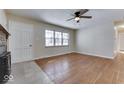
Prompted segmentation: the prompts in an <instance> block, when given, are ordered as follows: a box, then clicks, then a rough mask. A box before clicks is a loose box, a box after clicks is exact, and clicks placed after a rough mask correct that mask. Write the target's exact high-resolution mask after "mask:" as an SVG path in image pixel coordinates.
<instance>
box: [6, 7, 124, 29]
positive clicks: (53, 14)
mask: <svg viewBox="0 0 124 93" xmlns="http://www.w3.org/2000/svg"><path fill="white" fill-rule="evenodd" d="M77 10H78V9H7V10H6V11H7V13H10V14H14V15H18V16H23V17H29V18H32V19H35V20H39V21H43V22H47V23H50V24H55V25H59V26H63V27H67V28H71V29H80V28H83V27H87V26H89V25H93V24H96V23H98V24H99V23H101V22H105V21H109V22H113V21H115V20H122V19H123V18H124V10H122V9H120V10H116V9H112V10H111V9H104V10H103V9H90V11H89V12H88V13H86V14H85V15H90V16H92V17H93V18H92V19H81V21H80V23H76V22H75V21H74V20H71V21H66V20H67V19H69V18H72V17H73V16H72V14H73V13H74V12H75V11H77Z"/></svg>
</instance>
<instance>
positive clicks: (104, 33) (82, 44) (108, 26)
mask: <svg viewBox="0 0 124 93" xmlns="http://www.w3.org/2000/svg"><path fill="white" fill-rule="evenodd" d="M114 44H115V30H114V26H113V23H112V22H103V23H98V24H93V25H91V26H88V27H87V28H82V29H80V30H78V31H76V45H77V47H76V51H77V52H79V53H82V54H87V55H93V56H100V57H105V58H113V57H114V48H115V46H114Z"/></svg>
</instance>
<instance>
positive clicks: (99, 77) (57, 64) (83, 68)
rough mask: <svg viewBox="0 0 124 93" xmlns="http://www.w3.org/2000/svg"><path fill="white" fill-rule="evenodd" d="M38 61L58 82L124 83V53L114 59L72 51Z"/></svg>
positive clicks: (55, 81) (49, 75) (53, 79)
mask: <svg viewBox="0 0 124 93" xmlns="http://www.w3.org/2000/svg"><path fill="white" fill-rule="evenodd" d="M36 63H37V64H38V65H39V66H40V68H41V69H42V70H43V71H44V72H45V73H46V74H47V75H48V77H49V78H50V79H51V80H52V81H54V83H58V84H63V83H65V84H94V83H96V84H119V83H124V54H119V55H118V56H117V57H116V58H115V59H113V60H112V59H105V58H100V57H95V56H88V55H82V54H79V53H70V54H66V55H61V56H55V57H50V58H45V59H39V60H36Z"/></svg>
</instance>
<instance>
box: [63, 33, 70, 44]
mask: <svg viewBox="0 0 124 93" xmlns="http://www.w3.org/2000/svg"><path fill="white" fill-rule="evenodd" d="M62 35H63V45H69V42H68V41H69V34H68V33H63V34H62Z"/></svg>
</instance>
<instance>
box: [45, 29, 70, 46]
mask: <svg viewBox="0 0 124 93" xmlns="http://www.w3.org/2000/svg"><path fill="white" fill-rule="evenodd" d="M46 31H53V33H54V36H53V39H54V41H53V46H47V45H46ZM55 32H60V33H61V45H56V42H55V41H56V40H55V39H56V38H55ZM63 33H67V34H68V39H67V40H68V45H63V40H64V39H63ZM69 39H70V34H69V33H68V32H61V31H55V30H45V47H64V46H69Z"/></svg>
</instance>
